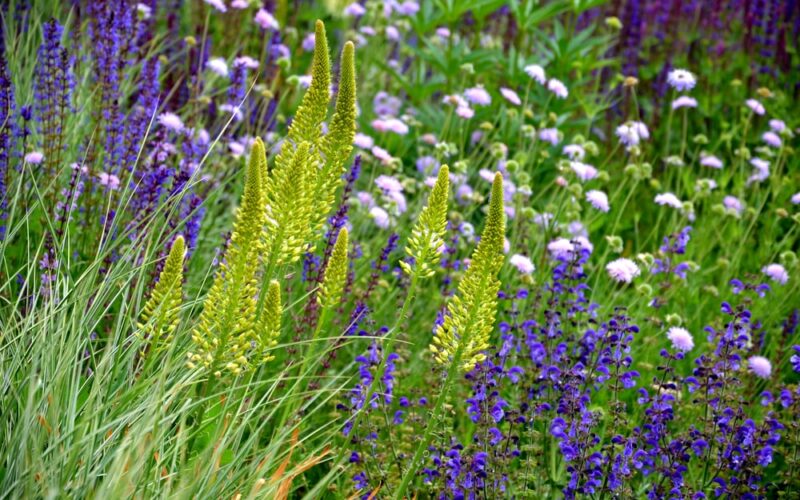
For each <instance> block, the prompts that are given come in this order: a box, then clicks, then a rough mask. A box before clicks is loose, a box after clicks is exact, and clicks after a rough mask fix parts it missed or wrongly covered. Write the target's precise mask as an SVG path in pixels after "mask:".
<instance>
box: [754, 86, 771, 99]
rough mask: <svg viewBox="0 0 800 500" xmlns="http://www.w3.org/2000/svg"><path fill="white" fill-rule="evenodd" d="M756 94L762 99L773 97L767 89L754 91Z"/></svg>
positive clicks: (762, 88)
mask: <svg viewBox="0 0 800 500" xmlns="http://www.w3.org/2000/svg"><path fill="white" fill-rule="evenodd" d="M756 94H758V95H760V96H761V97H764V98H770V97H772V96H773V94H772V91H771V90H770V89H768V88H767V87H759V88H758V90H756Z"/></svg>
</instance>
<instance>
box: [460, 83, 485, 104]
mask: <svg viewBox="0 0 800 500" xmlns="http://www.w3.org/2000/svg"><path fill="white" fill-rule="evenodd" d="M464 98H465V99H466V100H467V101H469V102H471V103H472V104H476V105H478V106H488V105H489V104H491V103H492V96H490V95H489V93H488V92H486V89H484V88H483V87H482V86H480V85H478V86H477V87H472V88H470V89H467V90H465V91H464Z"/></svg>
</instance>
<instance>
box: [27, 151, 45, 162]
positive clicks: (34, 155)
mask: <svg viewBox="0 0 800 500" xmlns="http://www.w3.org/2000/svg"><path fill="white" fill-rule="evenodd" d="M43 160H44V155H43V154H42V153H40V152H39V151H31V152H30V153H28V154H26V155H25V163H30V164H31V165H39V164H40V163H42V161H43Z"/></svg>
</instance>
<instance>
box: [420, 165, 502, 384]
mask: <svg viewBox="0 0 800 500" xmlns="http://www.w3.org/2000/svg"><path fill="white" fill-rule="evenodd" d="M505 224H506V222H505V209H504V206H503V176H502V175H500V173H499V172H498V173H497V174H495V177H494V182H493V183H492V195H491V199H490V201H489V214H488V217H487V220H486V227H484V229H483V233H482V234H481V240H480V242H479V243H478V247H477V248H476V249H475V251H474V252H473V254H472V260H471V261H470V265H469V267H468V268H467V271H466V273H464V277H463V278H462V279H461V282H460V283H459V284H458V294H456V296H455V297H453V299H452V300H451V301H450V303H449V304H448V306H447V314H446V315H445V318H444V322H443V323H442V324H441V325H439V327H438V328H437V329H436V334H435V336H434V338H433V342H432V343H431V345H430V351H431V352H432V353H433V357H434V359H435V360H436V361H437V362H438V363H440V364H443V365H448V364H450V363H451V362H453V358H455V357H456V353H457V352H459V351H460V352H461V355H460V362H461V368H462V369H463V370H465V371H468V370H471V369H472V368H473V367H474V366H475V365H476V364H478V363H480V362H481V361H482V360H484V359H486V356H485V354H484V351H485V350H486V349H487V348H488V347H489V335H490V334H491V333H492V330H493V328H494V322H495V316H496V314H497V293H498V292H499V291H500V280H499V279H497V274H498V273H499V271H500V268H501V267H502V265H503V261H504V260H505V258H504V255H503V242H504V238H505Z"/></svg>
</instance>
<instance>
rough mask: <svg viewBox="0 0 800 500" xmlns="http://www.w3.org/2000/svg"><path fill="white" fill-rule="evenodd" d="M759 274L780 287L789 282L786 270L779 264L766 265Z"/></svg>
mask: <svg viewBox="0 0 800 500" xmlns="http://www.w3.org/2000/svg"><path fill="white" fill-rule="evenodd" d="M761 272H763V273H764V274H765V275H767V276H768V277H769V279H771V280H772V281H775V282H776V283H780V284H781V285H785V284H786V282H787V281H789V273H788V272H786V268H784V267H783V266H782V265H780V264H774V263H773V264H769V265H766V266H764V267H763V268H762V269H761Z"/></svg>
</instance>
